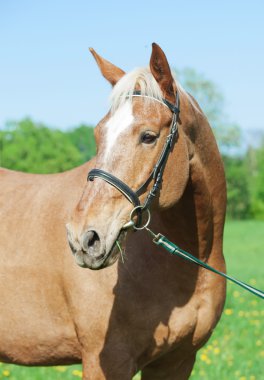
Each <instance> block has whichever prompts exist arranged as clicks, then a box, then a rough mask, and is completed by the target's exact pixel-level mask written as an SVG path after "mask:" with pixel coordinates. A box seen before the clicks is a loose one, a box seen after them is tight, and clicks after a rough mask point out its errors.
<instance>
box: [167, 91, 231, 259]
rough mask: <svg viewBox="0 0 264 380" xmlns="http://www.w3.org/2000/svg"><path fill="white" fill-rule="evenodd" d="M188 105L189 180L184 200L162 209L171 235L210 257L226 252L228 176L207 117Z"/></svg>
mask: <svg viewBox="0 0 264 380" xmlns="http://www.w3.org/2000/svg"><path fill="white" fill-rule="evenodd" d="M186 96H187V95H186ZM184 106H185V114H186V111H187V108H188V114H187V115H188V118H187V119H186V120H185V119H184V118H183V120H182V127H183V131H184V134H185V138H186V142H187V145H188V150H189V159H190V161H189V165H190V166H189V167H190V171H189V180H188V183H187V186H186V188H185V191H184V194H183V196H182V197H181V199H180V200H179V201H178V202H177V204H176V205H175V206H174V207H172V208H170V209H168V210H166V211H164V212H161V213H160V220H161V225H162V230H164V234H167V235H166V236H168V238H171V239H172V241H174V242H175V243H176V244H178V245H179V246H181V247H182V248H183V249H186V250H187V251H189V252H192V253H193V254H194V255H196V256H197V257H199V258H200V259H202V260H207V259H208V258H209V256H210V254H211V253H212V251H214V253H215V255H219V254H220V255H222V235H223V226H224V219H225V209H226V185H225V175H224V169H223V164H222V159H221V157H220V154H219V151H218V148H217V144H216V141H215V138H214V135H213V133H212V130H211V127H210V125H209V123H208V121H207V119H206V117H205V116H204V114H203V113H202V111H200V109H199V106H198V105H197V108H196V107H195V106H194V104H193V102H192V101H190V100H189V99H188V98H187V99H185V105H184ZM175 159H176V158H175ZM211 256H212V255H211Z"/></svg>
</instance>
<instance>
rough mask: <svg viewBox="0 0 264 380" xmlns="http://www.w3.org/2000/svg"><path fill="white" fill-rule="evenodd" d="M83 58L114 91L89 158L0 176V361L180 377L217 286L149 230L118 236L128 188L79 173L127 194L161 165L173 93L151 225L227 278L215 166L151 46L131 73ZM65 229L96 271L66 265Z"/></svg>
mask: <svg viewBox="0 0 264 380" xmlns="http://www.w3.org/2000/svg"><path fill="white" fill-rule="evenodd" d="M91 51H92V54H93V55H94V57H95V59H96V61H97V64H98V65H99V68H100V70H101V72H102V74H103V76H104V77H105V78H106V79H107V80H108V81H109V82H110V83H111V84H112V86H113V91H112V98H111V99H112V103H111V110H110V112H109V113H108V114H107V115H106V116H105V117H104V119H103V120H102V121H101V122H100V123H99V124H98V125H97V127H96V129H95V136H96V143H97V154H96V157H95V158H94V159H93V160H92V161H90V162H89V163H86V164H84V165H83V166H81V167H78V168H76V169H74V170H71V171H68V172H65V173H62V174H56V175H32V174H23V173H17V172H12V171H9V170H4V169H3V170H1V196H0V205H1V214H0V215H1V231H0V241H1V276H0V281H1V283H0V284H1V297H0V302H1V314H0V316H1V319H0V336H1V345H0V356H1V359H2V360H3V361H5V362H12V363H19V364H24V365H52V364H65V363H66V364H67V363H68V364H69V363H77V362H80V361H82V363H83V379H87V380H88V379H92V380H102V379H108V380H129V379H131V378H132V377H133V375H134V374H135V373H136V372H137V371H138V370H141V371H142V379H143V380H158V379H166V380H172V379H187V378H188V377H189V376H190V373H191V371H192V368H193V365H194V361H195V355H196V352H197V350H198V349H199V348H200V347H201V346H202V345H204V343H205V342H206V341H207V340H208V339H209V337H210V335H211V333H212V331H213V329H214V327H215V325H216V323H217V321H218V320H219V318H220V315H221V312H222V309H223V305H224V300H225V280H224V279H222V278H221V277H219V276H216V275H215V274H213V273H210V272H207V271H206V270H205V269H202V268H199V267H197V266H195V265H192V264H190V263H188V262H184V261H183V260H182V259H180V258H176V257H174V256H171V255H169V254H168V253H166V252H165V251H161V249H160V248H158V247H157V246H155V245H154V244H153V242H152V240H151V238H150V237H149V235H147V232H146V231H144V230H142V231H138V232H134V231H133V230H132V229H131V228H130V229H124V228H123V226H124V225H125V224H126V223H127V222H128V221H129V219H130V217H129V215H130V212H131V210H132V208H133V206H132V205H131V204H130V202H129V201H128V199H127V198H128V196H127V193H125V192H123V193H122V192H120V191H119V189H118V188H116V187H115V186H112V185H111V183H108V182H109V181H108V182H106V181H105V178H102V176H101V177H100V176H97V177H96V176H93V178H91V179H93V181H88V183H87V182H86V178H87V173H88V172H89V171H90V170H91V169H93V168H96V169H100V170H101V171H102V170H103V171H104V172H107V173H109V176H110V177H111V176H115V178H116V177H117V178H118V179H119V180H121V181H122V183H125V184H126V185H127V186H128V188H129V189H130V190H131V192H132V193H133V194H135V190H136V189H138V188H140V187H141V186H142V184H144V182H145V181H146V180H147V178H149V176H150V174H151V173H152V170H153V167H154V166H155V164H156V162H157V161H159V158H160V156H161V152H162V150H163V149H164V145H165V143H166V139H167V138H168V137H167V136H168V135H170V133H171V130H170V128H171V125H172V124H174V126H175V120H174V122H173V123H172V119H174V116H175V114H174V113H173V112H174V110H176V111H175V112H177V109H176V107H174V105H175V102H176V98H179V100H180V114H179V115H177V125H178V132H177V136H176V138H175V140H174V142H173V144H171V146H170V149H169V153H168V156H167V158H166V160H165V161H164V162H165V164H166V165H165V164H164V165H163V166H162V174H163V180H162V184H161V188H160V190H159V191H157V192H156V197H155V198H154V201H153V202H152V204H151V214H152V220H151V225H150V226H151V228H153V230H154V231H156V232H161V233H163V234H164V235H166V236H167V237H168V238H169V239H170V240H172V241H174V242H175V243H177V244H178V245H179V246H180V247H182V248H183V249H185V250H186V251H189V252H191V253H192V254H193V255H196V256H197V257H199V258H200V259H201V260H203V261H205V262H207V263H209V264H210V265H212V266H214V267H215V268H217V269H218V270H221V271H223V270H225V264H224V258H223V254H222V237H223V225H224V218H225V207H226V189H225V177H224V170H223V165H222V161H221V158H220V155H219V152H218V149H217V146H216V142H215V139H214V136H213V134H212V131H211V129H210V126H209V124H208V121H207V119H206V117H205V116H204V114H203V113H202V111H201V110H200V108H199V106H198V105H197V103H196V102H195V100H194V99H193V98H192V97H191V96H190V95H188V94H187V93H186V92H185V91H184V90H183V89H182V88H181V87H180V85H179V84H178V83H177V82H176V81H175V80H174V79H173V76H172V74H171V71H170V68H169V65H168V62H167V59H166V57H165V54H164V53H163V51H162V50H161V49H160V47H159V46H158V45H156V44H153V50H152V55H151V59H150V68H142V69H136V70H134V71H132V72H131V73H128V74H125V73H124V72H123V71H122V70H121V69H119V68H117V67H116V66H114V65H113V64H111V63H110V62H108V61H106V60H105V59H103V58H102V57H100V56H99V55H98V54H97V53H95V51H93V50H91ZM135 91H136V92H135ZM139 91H140V92H139ZM176 94H177V95H176ZM172 111H173V112H172ZM151 179H152V177H150V180H149V181H148V182H147V184H146V185H145V188H144V189H143V190H142V191H141V194H140V195H138V199H139V201H140V202H141V203H142V202H144V201H145V199H146V197H147V196H148V194H149V190H150V189H151V187H152V185H153V182H152V181H151ZM110 182H111V181H110ZM124 195H125V196H124ZM138 211H139V210H138ZM138 214H139V213H138ZM139 218H140V215H138V220H137V221H135V223H141V222H140V220H139ZM143 219H144V216H143ZM67 222H68V224H67V232H68V239H69V243H70V246H71V250H72V253H73V254H74V257H75V259H76V261H77V263H78V264H79V265H80V266H82V267H89V268H91V269H101V268H105V269H103V270H96V271H92V270H88V269H83V268H80V266H77V265H76V264H75V263H74V260H73V256H72V254H71V250H70V249H69V246H68V242H67V239H66V233H65V224H66V223H67ZM117 240H119V241H120V242H121V244H122V247H123V248H122V249H123V250H124V255H123V256H124V257H123V260H117V259H118V258H119V256H120V251H119V249H118V248H117V245H116V241H117Z"/></svg>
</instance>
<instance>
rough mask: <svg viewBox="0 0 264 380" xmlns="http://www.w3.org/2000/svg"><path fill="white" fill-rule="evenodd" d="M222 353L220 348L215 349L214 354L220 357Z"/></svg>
mask: <svg viewBox="0 0 264 380" xmlns="http://www.w3.org/2000/svg"><path fill="white" fill-rule="evenodd" d="M219 352H220V348H219V347H215V348H214V354H216V355H218V354H219Z"/></svg>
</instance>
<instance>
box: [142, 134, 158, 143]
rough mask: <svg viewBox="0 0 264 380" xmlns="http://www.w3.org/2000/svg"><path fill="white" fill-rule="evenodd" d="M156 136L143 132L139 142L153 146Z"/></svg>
mask: <svg viewBox="0 0 264 380" xmlns="http://www.w3.org/2000/svg"><path fill="white" fill-rule="evenodd" d="M157 137H158V136H156V135H154V134H153V133H150V132H144V133H143V134H142V135H141V142H142V143H143V144H153V143H154V142H155V141H156V139H157Z"/></svg>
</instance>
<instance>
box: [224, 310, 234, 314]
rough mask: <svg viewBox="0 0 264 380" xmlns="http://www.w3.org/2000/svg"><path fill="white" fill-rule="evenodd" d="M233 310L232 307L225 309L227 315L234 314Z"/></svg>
mask: <svg viewBox="0 0 264 380" xmlns="http://www.w3.org/2000/svg"><path fill="white" fill-rule="evenodd" d="M232 314H233V310H232V309H225V315H232Z"/></svg>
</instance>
